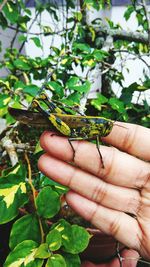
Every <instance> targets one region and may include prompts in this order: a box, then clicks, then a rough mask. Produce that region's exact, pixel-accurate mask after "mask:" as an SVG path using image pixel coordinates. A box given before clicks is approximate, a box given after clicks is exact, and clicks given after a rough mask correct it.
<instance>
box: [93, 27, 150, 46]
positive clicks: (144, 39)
mask: <svg viewBox="0 0 150 267" xmlns="http://www.w3.org/2000/svg"><path fill="white" fill-rule="evenodd" d="M92 26H93V28H94V29H95V31H96V34H97V36H102V34H105V35H110V36H112V37H113V38H114V40H126V41H129V42H136V43H143V44H147V45H148V44H149V40H148V34H146V33H141V32H138V31H134V32H132V31H125V30H120V29H117V30H114V29H110V28H109V27H107V26H106V25H101V26H99V27H98V26H97V25H96V26H94V25H92Z"/></svg>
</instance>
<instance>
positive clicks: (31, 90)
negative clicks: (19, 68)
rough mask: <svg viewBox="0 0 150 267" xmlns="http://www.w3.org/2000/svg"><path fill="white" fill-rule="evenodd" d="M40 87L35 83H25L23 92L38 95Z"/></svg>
mask: <svg viewBox="0 0 150 267" xmlns="http://www.w3.org/2000/svg"><path fill="white" fill-rule="evenodd" d="M38 90H39V87H38V86H37V85H35V84H30V85H25V86H24V88H23V92H24V93H26V94H28V95H30V96H33V97H34V96H36V95H37V93H38Z"/></svg>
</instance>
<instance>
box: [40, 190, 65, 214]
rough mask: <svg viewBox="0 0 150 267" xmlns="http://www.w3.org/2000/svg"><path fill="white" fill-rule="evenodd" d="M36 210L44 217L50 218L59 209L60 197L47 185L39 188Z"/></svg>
mask: <svg viewBox="0 0 150 267" xmlns="http://www.w3.org/2000/svg"><path fill="white" fill-rule="evenodd" d="M36 205H37V212H38V214H39V215H40V216H42V217H44V218H52V217H53V216H54V215H56V214H57V213H58V211H59V209H60V197H59V194H57V193H56V192H55V191H53V190H52V189H51V187H50V186H47V187H45V188H43V189H42V190H41V192H40V193H39V194H38V196H37V198H36Z"/></svg>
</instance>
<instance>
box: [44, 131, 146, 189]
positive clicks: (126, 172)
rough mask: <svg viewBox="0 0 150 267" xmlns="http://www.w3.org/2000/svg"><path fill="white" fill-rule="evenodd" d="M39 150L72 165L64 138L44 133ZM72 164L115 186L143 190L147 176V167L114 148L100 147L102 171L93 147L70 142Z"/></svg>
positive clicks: (68, 148)
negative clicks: (71, 144)
mask: <svg viewBox="0 0 150 267" xmlns="http://www.w3.org/2000/svg"><path fill="white" fill-rule="evenodd" d="M40 141H41V146H42V148H43V149H44V150H45V151H47V152H48V153H49V154H51V155H52V156H54V157H56V158H59V159H63V160H64V161H72V157H73V151H72V148H71V146H70V144H69V142H68V140H67V138H64V137H59V136H52V135H51V134H50V132H44V133H43V135H42V136H41V139H40ZM73 147H74V149H75V158H74V162H75V164H76V165H77V166H79V167H80V168H82V169H84V170H86V171H87V172H90V173H92V174H94V175H96V176H98V177H100V178H102V179H104V180H105V181H107V182H108V183H111V184H115V185H118V186H125V187H132V188H139V189H140V188H142V187H143V185H144V184H145V183H146V181H147V180H148V177H149V174H150V164H149V163H147V162H144V161H142V160H140V159H137V158H135V157H133V156H130V155H128V154H126V153H124V152H121V151H119V150H117V149H115V148H113V147H106V146H100V151H101V154H102V157H103V162H104V168H102V164H101V160H100V157H99V154H98V151H97V149H96V146H95V144H91V143H90V142H83V141H82V142H81V141H78V142H73Z"/></svg>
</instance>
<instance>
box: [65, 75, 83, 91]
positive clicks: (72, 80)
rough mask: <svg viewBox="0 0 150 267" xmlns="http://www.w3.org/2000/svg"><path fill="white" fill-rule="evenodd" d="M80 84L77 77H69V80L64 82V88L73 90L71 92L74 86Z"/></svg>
mask: <svg viewBox="0 0 150 267" xmlns="http://www.w3.org/2000/svg"><path fill="white" fill-rule="evenodd" d="M80 84H81V82H80V79H79V77H77V76H72V77H70V78H69V80H68V81H67V82H66V86H67V87H68V88H69V89H73V90H74V87H75V86H78V85H80Z"/></svg>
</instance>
